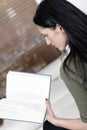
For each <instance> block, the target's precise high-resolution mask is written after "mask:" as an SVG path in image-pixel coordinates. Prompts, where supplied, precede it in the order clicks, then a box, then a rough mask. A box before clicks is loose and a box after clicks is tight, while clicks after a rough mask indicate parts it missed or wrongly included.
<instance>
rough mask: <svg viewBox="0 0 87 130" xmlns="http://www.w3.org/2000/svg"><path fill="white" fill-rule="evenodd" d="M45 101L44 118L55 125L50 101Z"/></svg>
mask: <svg viewBox="0 0 87 130" xmlns="http://www.w3.org/2000/svg"><path fill="white" fill-rule="evenodd" d="M45 103H46V112H47V113H46V120H48V121H49V122H50V123H52V124H54V125H55V121H56V116H55V114H54V112H53V110H52V107H51V103H50V101H49V100H48V99H46V101H45Z"/></svg>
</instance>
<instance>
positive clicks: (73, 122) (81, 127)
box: [46, 99, 87, 130]
mask: <svg viewBox="0 0 87 130" xmlns="http://www.w3.org/2000/svg"><path fill="white" fill-rule="evenodd" d="M46 108H47V114H46V119H47V120H48V121H49V122H50V123H52V124H53V125H55V126H59V127H63V128H67V129H70V130H87V123H84V122H82V121H81V119H64V118H60V117H56V116H55V114H54V113H53V111H52V108H51V103H50V102H49V101H48V100H47V99H46Z"/></svg>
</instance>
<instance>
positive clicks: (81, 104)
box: [60, 62, 87, 122]
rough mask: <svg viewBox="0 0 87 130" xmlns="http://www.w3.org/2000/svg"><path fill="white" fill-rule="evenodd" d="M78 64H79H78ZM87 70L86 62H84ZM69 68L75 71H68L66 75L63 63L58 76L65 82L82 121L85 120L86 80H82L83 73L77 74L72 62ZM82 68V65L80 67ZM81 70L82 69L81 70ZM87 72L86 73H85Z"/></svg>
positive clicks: (86, 114) (86, 117) (86, 116)
mask: <svg viewBox="0 0 87 130" xmlns="http://www.w3.org/2000/svg"><path fill="white" fill-rule="evenodd" d="M79 65H80V64H79ZM85 67H86V72H87V64H86V66H85ZM70 68H71V69H72V70H73V71H74V72H75V73H72V72H70V71H69V72H68V75H67V74H66V73H65V72H64V70H63V65H62V66H61V68H60V76H61V78H62V79H63V81H64V82H65V84H66V86H67V88H68V89H69V91H70V93H71V94H72V96H73V98H74V100H75V102H76V104H77V107H78V110H79V112H80V117H81V119H82V121H83V122H87V80H86V82H83V80H82V77H83V73H81V75H80V76H79V75H78V74H77V73H76V72H77V71H76V69H75V66H74V64H73V62H71V63H70ZM81 70H82V67H81ZM82 72H83V71H82ZM86 74H87V73H86Z"/></svg>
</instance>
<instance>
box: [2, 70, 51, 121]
mask: <svg viewBox="0 0 87 130" xmlns="http://www.w3.org/2000/svg"><path fill="white" fill-rule="evenodd" d="M50 86H51V76H50V75H43V74H35V73H25V72H17V71H9V72H8V74H7V79H6V98H3V99H2V100H0V118H2V119H12V120H20V121H29V122H36V123H43V122H44V119H45V115H46V106H45V99H46V98H48V99H49V98H50Z"/></svg>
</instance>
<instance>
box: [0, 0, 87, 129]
mask: <svg viewBox="0 0 87 130" xmlns="http://www.w3.org/2000/svg"><path fill="white" fill-rule="evenodd" d="M69 1H70V2H72V3H73V4H75V5H76V6H77V7H79V8H80V9H81V10H82V11H84V12H85V13H87V1H86V0H82V1H79V0H69ZM39 2H40V0H35V1H34V0H0V99H2V98H3V97H5V96H6V74H7V73H8V71H9V70H18V71H24V72H34V73H36V72H39V71H41V70H43V69H44V68H45V67H46V66H48V65H49V64H51V63H52V62H53V61H55V60H56V59H58V58H60V56H61V54H62V52H60V51H59V50H58V49H56V48H54V47H52V46H47V45H46V42H45V40H44V38H43V37H42V36H41V35H40V33H39V32H38V30H37V28H36V26H35V25H34V23H33V22H32V18H33V16H34V13H35V10H36V8H37V5H38V3H39ZM43 11H44V10H43ZM50 69H51V68H50ZM49 71H50V70H49ZM42 72H43V71H42ZM0 123H1V124H2V123H3V121H2V120H0ZM0 130H8V128H6V129H4V128H3V127H1V128H0ZM32 130H33V129H32Z"/></svg>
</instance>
